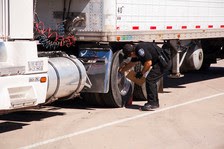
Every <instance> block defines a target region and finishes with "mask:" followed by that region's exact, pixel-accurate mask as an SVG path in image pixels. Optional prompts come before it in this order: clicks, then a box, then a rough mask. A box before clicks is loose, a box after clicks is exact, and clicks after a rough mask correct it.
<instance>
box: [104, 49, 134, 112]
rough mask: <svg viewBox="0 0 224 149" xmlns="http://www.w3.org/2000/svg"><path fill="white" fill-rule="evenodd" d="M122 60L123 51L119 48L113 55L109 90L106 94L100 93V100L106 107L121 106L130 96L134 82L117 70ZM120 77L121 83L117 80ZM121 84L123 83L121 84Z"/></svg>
mask: <svg viewBox="0 0 224 149" xmlns="http://www.w3.org/2000/svg"><path fill="white" fill-rule="evenodd" d="M122 62H123V53H122V51H121V50H120V51H118V52H116V53H114V55H113V60H112V66H111V76H110V88H109V92H108V93H106V94H100V98H101V101H102V102H103V103H104V104H105V106H106V107H110V108H119V107H123V106H124V105H125V104H126V102H128V101H129V100H130V99H131V98H132V94H133V90H134V84H133V83H132V82H131V81H130V80H128V79H127V78H126V77H125V76H124V75H123V74H120V73H119V72H118V69H119V67H120V65H121V63H122ZM120 77H122V80H123V81H122V83H121V82H119V81H118V80H119V79H120ZM121 84H123V86H122V85H121Z"/></svg>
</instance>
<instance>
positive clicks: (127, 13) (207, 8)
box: [117, 0, 224, 31]
mask: <svg viewBox="0 0 224 149" xmlns="http://www.w3.org/2000/svg"><path fill="white" fill-rule="evenodd" d="M117 8H118V13H117V29H118V30H120V31H131V30H182V29H196V30H197V29H212V28H216V29H220V28H223V29H224V17H223V16H224V11H223V10H224V1H223V0H159V1H158V0H140V1H139V0H117Z"/></svg>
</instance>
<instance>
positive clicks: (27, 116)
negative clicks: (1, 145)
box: [0, 111, 64, 133]
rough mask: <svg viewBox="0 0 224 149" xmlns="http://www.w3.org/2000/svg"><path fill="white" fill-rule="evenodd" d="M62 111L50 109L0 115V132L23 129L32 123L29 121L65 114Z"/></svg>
mask: <svg viewBox="0 0 224 149" xmlns="http://www.w3.org/2000/svg"><path fill="white" fill-rule="evenodd" d="M63 115H64V113H61V112H50V111H44V112H43V111H20V112H13V113H9V114H4V115H0V120H2V121H3V122H0V133H5V132H9V131H14V130H17V129H22V128H23V127H24V126H27V125H30V124H29V123H28V122H32V121H41V120H43V119H46V118H50V117H54V116H63Z"/></svg>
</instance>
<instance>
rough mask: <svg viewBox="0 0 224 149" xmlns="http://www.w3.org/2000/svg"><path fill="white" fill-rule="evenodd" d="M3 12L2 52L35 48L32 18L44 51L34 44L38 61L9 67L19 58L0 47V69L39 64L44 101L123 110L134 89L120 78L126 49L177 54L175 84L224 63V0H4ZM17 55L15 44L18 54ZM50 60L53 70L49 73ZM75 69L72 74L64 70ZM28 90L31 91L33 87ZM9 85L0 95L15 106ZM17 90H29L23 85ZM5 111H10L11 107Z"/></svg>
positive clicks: (0, 22)
mask: <svg viewBox="0 0 224 149" xmlns="http://www.w3.org/2000/svg"><path fill="white" fill-rule="evenodd" d="M31 3H32V4H31ZM0 6H1V7H2V8H3V9H2V11H1V12H0V16H2V18H0V35H1V37H0V38H1V39H2V42H1V45H4V46H1V47H7V46H6V45H8V44H9V43H10V44H11V43H12V44H14V42H16V43H18V42H21V39H22V40H26V43H27V45H29V44H31V42H32V41H30V39H32V38H33V36H32V33H33V30H32V29H31V28H32V27H33V21H32V19H33V16H34V39H38V40H39V44H38V45H37V46H36V47H37V48H34V45H33V48H32V50H33V52H34V53H35V54H32V53H30V54H29V53H27V54H28V55H31V54H32V55H35V58H31V57H29V56H27V57H26V58H22V56H23V55H21V57H20V56H17V57H16V58H17V59H15V60H14V62H11V61H9V60H8V59H14V56H11V57H10V55H9V54H4V53H7V52H8V51H11V49H10V48H11V46H10V47H8V48H0V49H1V51H0V57H2V58H1V65H0V66H1V67H0V68H1V69H0V70H1V73H2V72H4V71H5V70H6V69H5V68H6V67H7V68H10V67H8V66H7V65H6V63H7V64H8V63H9V64H11V65H13V66H18V67H19V68H21V69H22V68H24V67H25V68H24V69H25V70H27V69H28V68H26V67H29V65H28V64H29V63H31V62H30V59H32V60H34V59H37V60H34V61H35V62H33V63H32V65H34V66H35V67H38V68H39V67H41V66H42V67H41V68H43V69H41V70H39V71H38V72H35V71H36V70H37V68H34V70H35V71H34V72H33V73H34V75H41V74H42V75H43V74H44V75H45V76H46V75H47V78H48V79H47V83H45V88H46V84H48V89H47V90H45V89H43V90H45V92H44V91H42V93H43V94H42V95H43V96H46V97H45V98H44V100H45V101H44V100H43V98H42V102H52V101H54V100H56V99H58V98H62V97H66V98H67V97H68V98H69V97H70V98H72V97H74V96H76V95H77V94H79V93H82V95H83V97H84V98H85V99H86V100H88V101H89V102H92V103H95V104H100V105H103V106H107V107H121V106H122V105H123V102H124V101H125V100H127V99H129V98H131V97H132V94H133V90H134V87H133V84H132V83H131V82H130V80H128V79H126V78H125V77H124V76H123V75H121V74H119V73H118V72H117V70H118V67H119V66H120V65H121V64H122V62H123V60H124V59H123V53H122V51H121V49H122V47H123V45H124V44H125V43H130V42H134V43H138V42H140V41H143V42H156V43H157V44H160V45H163V44H164V43H165V44H166V45H167V44H168V45H169V48H170V49H171V52H172V69H171V77H180V76H181V72H184V71H188V70H199V69H206V68H209V66H210V64H211V63H215V62H216V60H217V58H223V57H224V52H223V46H224V38H223V37H224V18H223V16H224V11H223V9H224V1H223V0H160V1H158V0H141V1H137V0H34V1H26V0H20V1H19V2H18V1H16V0H2V1H1V3H0ZM31 8H32V9H31ZM8 12H10V13H8ZM31 14H32V15H31ZM9 16H10V17H9ZM18 40H19V41H18ZM74 40H76V41H75V42H74ZM32 43H34V42H32ZM25 45H26V44H25ZM25 45H24V46H25ZM27 45H26V46H27ZM26 46H25V47H26ZM3 49H5V50H3ZM20 49H22V48H17V45H16V46H15V49H14V50H17V51H19V50H20ZM24 49H26V48H24ZM28 49H31V48H27V50H25V51H26V52H31V51H32V50H28ZM58 51H61V52H58ZM11 53H12V54H11V55H15V54H16V53H15V52H11ZM23 53H25V52H23ZM37 53H38V54H37ZM24 55H25V54H24ZM38 55H39V56H38ZM64 55H66V57H64ZM68 55H75V56H76V57H74V56H72V57H71V56H68ZM48 58H49V60H48ZM2 59H3V60H2ZM20 59H23V61H24V64H23V65H22V64H20V63H16V62H18V61H20ZM47 61H49V64H48V69H47V68H46V69H44V68H45V67H47V66H46V62H47ZM27 63H28V64H27ZM26 65H28V66H26ZM20 66H23V67H20ZM73 69H74V71H70V72H68V74H67V72H66V70H73ZM7 71H8V69H7ZM15 71H16V70H15ZM20 71H21V70H20ZM3 74H4V73H3ZM9 74H10V75H9ZM31 74H32V73H29V72H26V71H24V73H21V74H17V73H8V74H7V75H1V77H0V79H1V80H6V79H7V77H19V78H20V77H22V76H25V77H27V78H30V76H29V75H31ZM72 74H74V75H72ZM88 78H89V79H88ZM80 79H81V80H80ZM9 80H11V79H9ZM74 80H75V81H74ZM12 82H15V81H12ZM71 82H73V83H71ZM5 84H7V83H5ZM12 84H13V85H14V83H12ZM28 84H31V85H32V82H28ZM37 84H38V83H37ZM39 84H41V83H39ZM72 84H73V85H74V84H75V86H71V85H72ZM90 84H91V85H90ZM11 86H12V85H8V86H7V87H5V86H2V85H0V92H5V93H4V94H5V95H4V97H1V96H0V98H4V99H5V101H4V102H6V101H8V103H10V102H9V101H10V100H9V98H5V96H6V95H7V96H8V97H10V95H8V94H9V91H8V90H9V89H7V88H10V87H11ZM18 86H24V85H23V84H22V83H19V85H18ZM41 86H44V84H41ZM33 88H35V87H33ZM135 89H136V87H135ZM6 90H7V91H6ZM23 90H26V88H25V89H23ZM34 90H35V91H34V93H35V94H37V93H39V91H38V90H39V89H38V88H35V89H34ZM144 90H145V89H144V87H142V88H139V87H137V91H134V92H137V98H138V96H139V97H140V96H142V95H141V94H140V92H142V91H143V92H144ZM24 92H25V91H24ZM1 95H3V94H1ZM135 95H136V94H135ZM1 101H2V100H1ZM40 101H41V100H40ZM42 102H37V103H36V104H38V103H42ZM2 105H4V104H2ZM11 105H12V104H11ZM1 108H2V107H1ZM6 108H12V106H10V104H8V106H6Z"/></svg>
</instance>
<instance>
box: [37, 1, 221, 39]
mask: <svg viewBox="0 0 224 149" xmlns="http://www.w3.org/2000/svg"><path fill="white" fill-rule="evenodd" d="M63 2H64V1H63V0H38V4H37V12H38V15H39V17H40V20H42V21H43V22H44V23H45V25H46V27H51V28H53V29H54V28H55V27H56V24H57V23H58V22H60V21H62V18H63V17H62V16H63V9H64V3H63ZM67 3H68V2H67ZM66 8H67V10H66V11H68V8H70V9H69V13H70V15H73V16H72V17H73V18H75V17H76V16H80V17H83V18H84V19H85V21H84V22H82V23H81V25H80V26H79V27H76V29H78V31H79V32H78V34H77V38H78V40H85V41H90V40H91V41H118V40H119V41H131V40H132V41H139V40H143V41H146V40H147V41H149V40H164V39H198V38H217V37H224V17H223V16H224V11H223V10H224V1H223V0H159V1H158V0H72V1H71V6H70V7H68V4H67V5H66ZM67 14H68V13H67V12H66V13H65V14H64V16H65V17H66V15H67Z"/></svg>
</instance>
